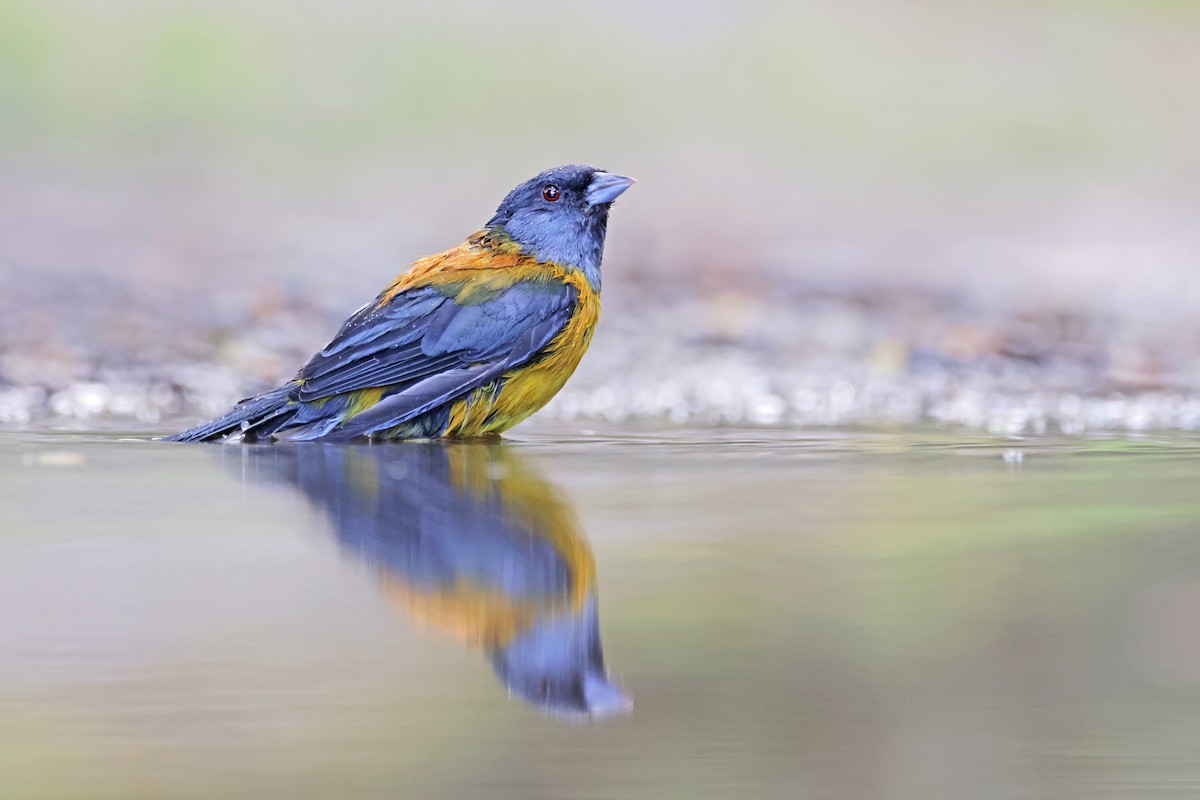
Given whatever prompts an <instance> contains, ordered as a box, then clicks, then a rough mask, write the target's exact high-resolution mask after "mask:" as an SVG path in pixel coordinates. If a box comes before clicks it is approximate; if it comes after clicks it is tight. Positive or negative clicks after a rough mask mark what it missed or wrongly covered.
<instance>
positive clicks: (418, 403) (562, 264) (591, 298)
mask: <svg viewBox="0 0 1200 800" xmlns="http://www.w3.org/2000/svg"><path fill="white" fill-rule="evenodd" d="M632 183H633V181H632V179H629V178H624V177H621V176H619V175H612V174H610V173H607V172H603V171H601V170H597V169H595V168H593V167H587V166H583V165H572V166H566V167H558V168H556V169H552V170H547V171H546V172H543V173H541V174H540V175H538V176H536V177H534V178H533V179H531V180H529V181H527V182H525V183H523V184H521V185H520V186H518V187H517V188H516V189H514V190H513V191H512V192H510V193H509V195H508V196H507V197H506V198H505V199H504V202H502V203H501V204H500V207H499V208H498V209H497V210H496V214H495V215H494V216H493V217H492V219H491V220H490V221H489V222H488V223H487V225H486V226H485V227H484V228H483V229H482V230H480V231H479V232H477V233H476V234H474V235H472V236H471V237H470V238H469V239H468V240H467V241H466V242H464V243H463V244H460V245H458V246H457V247H454V248H452V249H450V250H447V251H445V252H443V253H439V254H437V255H434V256H428V257H426V258H423V259H421V260H419V261H417V262H416V263H415V264H413V265H412V266H411V267H410V268H409V269H408V270H407V271H405V272H404V273H402V274H401V275H400V276H399V277H397V278H396V279H395V280H394V281H393V282H392V283H391V285H389V286H388V287H387V288H386V289H384V290H383V291H382V292H381V293H380V294H379V296H378V297H376V299H375V300H374V301H373V302H372V303H369V304H368V305H366V306H364V307H363V308H362V309H360V310H359V311H358V312H357V313H355V314H354V315H353V316H352V317H350V319H348V320H347V321H346V322H345V324H343V325H342V327H341V329H340V330H339V331H338V332H337V334H336V335H335V336H334V338H333V340H332V341H331V342H330V343H329V344H328V345H326V347H325V348H324V349H322V350H321V351H320V352H319V353H317V354H316V355H314V356H313V357H312V358H310V359H309V361H308V363H306V364H305V365H304V366H303V367H302V368H301V369H300V371H299V373H298V374H297V375H296V377H295V378H294V379H293V380H291V381H289V382H288V383H287V384H285V385H283V386H281V387H279V388H278V389H274V390H272V391H269V392H265V393H263V394H261V395H256V396H255V397H250V398H247V399H245V400H243V401H242V402H241V403H239V404H238V405H236V406H235V407H234V408H232V409H231V410H230V411H228V412H227V413H226V414H224V415H222V416H221V417H218V418H217V419H215V420H213V421H211V422H209V423H206V424H204V425H200V426H198V427H196V428H192V429H191V430H187V431H184V432H183V433H180V434H177V435H175V436H173V437H170V439H171V440H173V441H209V440H213V439H220V438H223V437H226V436H230V435H233V436H240V437H242V438H244V439H245V440H247V441H259V440H265V439H288V440H315V439H322V440H339V439H354V438H358V437H371V438H374V439H409V438H437V437H443V436H445V437H480V436H489V435H496V434H499V433H502V432H503V431H505V430H507V429H509V428H511V427H512V426H513V425H516V424H517V423H518V422H521V421H522V420H524V419H525V418H526V417H528V416H529V415H530V414H532V413H534V412H535V411H537V410H538V409H539V408H541V407H542V406H544V405H545V404H546V403H547V402H548V401H549V400H550V398H551V397H553V396H554V394H555V393H556V392H558V390H559V389H561V388H562V386H563V384H564V383H565V382H566V380H567V378H569V377H570V376H571V373H572V372H574V370H575V367H576V366H577V365H578V364H579V360H580V359H581V358H582V357H583V354H584V352H585V351H586V350H587V347H588V344H589V343H590V342H591V337H592V331H593V329H594V328H595V325H596V321H597V319H598V318H599V314H600V262H601V258H602V256H603V252H604V237H605V232H606V228H607V222H608V211H609V208H610V206H611V205H612V201H613V200H614V199H616V197H617V196H619V195H620V194H621V193H622V192H623V191H625V189H627V188H629V186H630V185H632Z"/></svg>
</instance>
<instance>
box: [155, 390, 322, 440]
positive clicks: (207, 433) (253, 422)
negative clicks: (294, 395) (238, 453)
mask: <svg viewBox="0 0 1200 800" xmlns="http://www.w3.org/2000/svg"><path fill="white" fill-rule="evenodd" d="M291 390H292V387H291V385H285V386H281V387H279V388H278V389H272V390H271V391H269V392H263V393H262V394H256V395H254V397H247V398H246V399H245V400H243V401H242V402H240V403H238V404H237V405H236V406H234V407H233V408H231V409H229V410H228V411H226V412H225V413H224V414H222V415H221V416H219V417H217V418H216V419H214V420H212V421H211V422H206V423H204V424H203V425H197V426H196V427H194V428H189V429H188V430H186V431H183V432H182V433H177V434H175V435H174V436H165V437H163V441H164V442H211V441H213V440H214V439H220V438H221V437H223V436H227V435H229V434H231V433H239V432H240V433H242V435H243V436H244V438H245V440H246V441H254V440H257V439H264V438H266V437H268V436H270V435H271V434H272V433H274V432H275V431H277V430H278V429H279V428H280V427H282V426H283V425H284V424H285V423H286V422H287V421H288V420H289V419H291V418H292V416H293V415H295V413H296V411H297V409H298V406H297V405H296V404H295V403H294V402H292V401H290V400H289V399H288V394H289V393H290V392H291Z"/></svg>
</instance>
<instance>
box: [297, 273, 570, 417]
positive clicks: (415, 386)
mask: <svg viewBox="0 0 1200 800" xmlns="http://www.w3.org/2000/svg"><path fill="white" fill-rule="evenodd" d="M450 291H453V290H452V289H451V288H450V287H422V288H418V289H412V290H409V291H407V292H402V293H401V294H399V295H397V296H396V297H394V298H392V299H391V300H390V301H389V302H388V303H387V304H385V305H383V306H381V307H367V308H364V309H363V310H362V311H360V312H358V313H357V314H355V315H354V316H353V317H351V318H350V319H349V320H347V322H346V324H345V325H343V326H342V328H341V330H339V331H338V333H337V335H336V336H335V337H334V339H333V341H331V342H330V343H329V344H328V345H327V346H326V347H325V348H324V349H323V350H322V351H321V352H320V353H317V354H316V355H315V356H313V357H312V358H311V359H310V360H309V362H308V363H307V364H305V365H304V367H303V368H302V369H301V370H300V373H299V375H298V376H297V378H298V379H299V380H298V382H297V386H296V389H295V390H294V392H293V397H294V399H296V400H298V401H301V402H311V401H314V400H320V399H323V398H329V397H333V396H335V395H344V394H347V393H350V392H355V391H359V390H363V389H375V388H384V389H385V390H386V391H385V397H384V398H383V399H382V400H381V401H380V402H379V403H377V404H376V405H374V406H373V407H371V408H370V409H368V410H366V411H364V412H362V413H360V414H358V415H357V416H355V417H354V418H353V419H352V420H350V421H349V422H348V423H347V424H346V425H344V426H342V428H341V429H339V431H338V435H339V438H341V437H343V436H345V437H351V436H361V435H365V434H369V433H372V432H375V431H377V430H382V429H384V428H387V427H390V426H392V425H396V424H398V423H400V422H404V421H406V420H409V419H412V418H413V417H416V416H418V415H420V414H422V413H424V412H425V411H428V410H429V409H431V408H433V407H435V406H437V405H440V404H441V403H444V402H446V401H448V400H451V399H454V398H456V397H459V396H461V395H463V394H465V393H467V392H469V391H471V390H472V389H475V388H478V387H480V386H484V385H486V384H488V383H490V382H491V381H493V380H495V379H496V378H498V377H499V376H501V375H503V374H504V373H505V372H507V371H508V370H510V369H512V368H514V367H517V366H520V365H521V364H524V363H527V362H528V361H530V360H531V359H533V358H534V357H536V356H537V355H538V354H539V353H540V352H541V351H542V350H543V349H544V348H545V347H546V345H547V344H549V343H550V341H551V340H553V339H554V337H555V336H557V335H558V334H559V333H560V332H561V331H562V329H563V328H564V327H565V326H566V324H567V322H568V320H569V319H570V318H571V314H572V313H573V311H574V309H575V304H576V301H577V299H578V294H577V292H576V290H575V289H574V288H573V287H571V286H568V285H566V284H562V283H550V282H546V281H536V280H526V281H518V282H516V283H514V284H513V285H512V286H510V287H508V288H507V289H504V290H502V291H500V292H498V293H496V294H495V295H493V296H492V297H491V298H489V299H487V300H486V301H484V302H479V303H472V304H469V305H467V304H462V305H460V304H459V303H458V302H457V300H456V298H455V296H454V295H453V294H449V293H448V292H450Z"/></svg>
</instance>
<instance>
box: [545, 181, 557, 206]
mask: <svg viewBox="0 0 1200 800" xmlns="http://www.w3.org/2000/svg"><path fill="white" fill-rule="evenodd" d="M559 196H560V195H559V192H558V187H557V186H555V185H554V184H553V183H548V184H546V186H545V188H544V189H542V199H543V200H545V201H546V202H547V203H557V202H558V198H559Z"/></svg>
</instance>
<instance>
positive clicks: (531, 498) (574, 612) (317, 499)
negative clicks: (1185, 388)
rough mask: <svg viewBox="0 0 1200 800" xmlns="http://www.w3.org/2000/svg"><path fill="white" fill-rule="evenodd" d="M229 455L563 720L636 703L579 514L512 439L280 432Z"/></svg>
mask: <svg viewBox="0 0 1200 800" xmlns="http://www.w3.org/2000/svg"><path fill="white" fill-rule="evenodd" d="M218 454H219V457H220V461H221V462H222V463H223V464H224V465H226V466H227V467H228V469H229V471H230V472H231V473H235V474H236V475H237V476H238V477H239V479H241V480H242V481H244V482H246V483H248V484H250V485H255V486H264V487H265V486H287V487H289V488H292V489H294V490H296V491H297V492H298V493H299V494H300V495H301V496H302V497H304V498H305V499H306V500H307V501H308V502H309V503H310V504H311V505H312V506H313V508H314V509H315V510H316V511H317V512H319V513H320V514H321V515H322V516H324V517H326V518H327V519H328V520H329V522H330V528H331V530H330V532H331V533H332V534H333V535H334V536H336V537H337V540H338V543H339V544H340V546H341V548H342V549H343V550H344V551H345V552H347V553H349V554H351V555H352V556H353V557H354V558H355V559H356V560H359V561H361V562H363V563H365V564H367V565H369V567H370V568H371V569H372V571H373V572H374V573H375V574H376V576H377V577H378V581H379V588H380V591H381V593H382V595H383V597H384V598H385V599H386V600H387V601H388V602H389V603H390V604H391V605H392V607H394V608H395V609H396V610H398V611H400V612H401V613H402V614H404V615H405V616H407V617H410V618H411V619H413V620H414V621H416V622H418V623H420V624H421V626H422V627H424V628H428V629H432V630H434V631H438V632H441V633H444V634H448V635H450V636H451V637H452V638H454V639H457V640H458V641H460V642H461V643H462V644H464V645H466V646H467V647H469V648H471V649H473V650H478V651H480V652H482V653H483V654H484V655H485V656H486V657H487V659H488V661H490V662H491V665H492V669H493V671H494V672H495V673H496V675H497V676H498V677H499V678H500V680H501V681H502V682H503V683H504V685H505V686H506V687H508V689H509V691H510V693H511V694H512V695H514V696H516V697H519V698H521V699H522V700H524V701H525V702H526V703H528V704H530V705H531V706H532V707H534V708H535V709H537V710H538V711H541V712H542V713H545V714H548V715H550V716H554V717H558V718H563V719H566V720H584V719H596V718H599V717H606V716H612V715H616V714H623V713H627V712H629V711H630V710H631V709H632V705H633V703H632V700H631V699H630V698H629V697H628V696H627V695H626V694H625V693H624V692H623V691H622V690H621V688H620V687H618V686H616V685H615V684H613V682H612V681H611V680H610V679H609V677H608V673H607V670H606V669H605V665H604V653H603V649H602V647H601V643H600V622H599V605H598V600H597V594H598V587H597V578H596V561H595V557H594V556H593V555H592V551H591V548H590V547H589V545H588V542H587V538H586V536H585V534H584V532H583V529H582V526H581V524H580V521H579V517H578V515H577V514H576V513H575V509H574V507H573V506H572V504H571V502H570V500H569V499H568V498H567V497H566V496H564V495H563V494H562V493H561V492H560V491H559V490H558V488H557V487H555V486H554V485H552V484H551V483H550V482H549V481H548V480H547V479H546V478H545V477H544V476H543V475H542V474H541V472H540V470H538V469H537V468H536V465H535V464H534V463H531V462H530V461H528V460H526V459H524V458H522V457H521V455H520V454H519V453H518V452H517V451H516V450H515V449H514V448H512V447H510V446H508V445H506V444H505V443H503V442H480V441H445V440H440V441H433V442H413V443H408V444H407V445H406V446H404V447H379V446H373V445H370V444H361V445H360V444H355V443H350V444H344V443H343V444H339V443H327V442H295V443H293V442H280V443H278V444H276V445H275V446H271V447H237V448H220V449H219V450H218Z"/></svg>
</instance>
